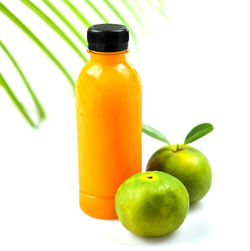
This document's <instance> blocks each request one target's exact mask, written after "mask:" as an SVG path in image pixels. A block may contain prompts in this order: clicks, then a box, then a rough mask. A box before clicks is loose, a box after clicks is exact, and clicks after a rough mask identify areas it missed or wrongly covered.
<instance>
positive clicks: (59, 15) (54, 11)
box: [42, 0, 87, 46]
mask: <svg viewBox="0 0 250 251" xmlns="http://www.w3.org/2000/svg"><path fill="white" fill-rule="evenodd" d="M42 1H43V2H44V3H45V4H46V5H47V7H48V8H49V9H50V10H51V11H52V12H53V13H54V14H55V15H56V16H57V17H58V18H59V19H60V20H61V21H62V22H63V23H64V24H65V25H66V26H67V27H68V28H69V29H70V30H71V31H72V32H73V33H74V34H75V36H76V37H77V38H78V39H79V40H80V41H81V42H82V43H83V44H84V45H85V46H87V41H86V39H85V38H84V37H83V36H82V35H81V33H80V32H79V31H78V30H77V29H76V28H75V26H74V25H73V24H72V23H71V22H70V21H69V20H68V19H67V18H66V17H65V16H64V14H63V13H62V12H61V11H60V10H59V9H58V8H56V6H55V5H53V4H52V3H51V2H50V1H49V0H42Z"/></svg>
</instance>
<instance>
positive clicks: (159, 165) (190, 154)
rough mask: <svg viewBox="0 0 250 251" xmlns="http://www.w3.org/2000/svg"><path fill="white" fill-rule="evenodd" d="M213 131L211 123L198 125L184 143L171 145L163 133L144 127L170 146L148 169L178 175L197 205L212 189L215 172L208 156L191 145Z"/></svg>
mask: <svg viewBox="0 0 250 251" xmlns="http://www.w3.org/2000/svg"><path fill="white" fill-rule="evenodd" d="M212 130H213V126H212V125H211V124H210V123H203V124H200V125H197V126H196V127H194V128H193V129H192V130H191V131H190V132H189V133H188V134H187V136H186V138H185V140H184V144H176V145H171V144H170V143H169V141H168V140H167V138H166V137H165V136H164V135H163V134H162V133H161V132H159V131H157V130H156V129H154V128H152V127H149V126H147V125H143V132H144V133H145V134H147V135H149V136H151V137H153V138H155V139H157V140H160V141H163V142H166V143H167V144H168V145H166V146H164V147H162V148H160V149H159V150H157V151H156V152H155V153H154V154H153V155H152V156H151V158H150V159H149V161H148V164H147V168H146V170H147V171H162V172H166V173H169V174H171V175H173V176H175V177H176V178H177V179H179V180H180V181H181V182H182V183H183V184H184V185H185V187H186V189H187V191H188V193H189V199H190V203H195V202H198V201H199V200H201V199H202V198H203V197H204V196H205V195H206V194H207V192H208V191H209V189H210V187H211V183H212V171H211V167H210V163H209V161H208V159H207V158H206V156H205V155H204V154H203V153H201V152H200V151H198V150H197V149H195V148H194V147H192V146H190V145H188V144H189V143H192V142H194V141H195V140H197V139H199V138H201V137H203V136H205V135H206V134H208V133H209V132H211V131H212Z"/></svg>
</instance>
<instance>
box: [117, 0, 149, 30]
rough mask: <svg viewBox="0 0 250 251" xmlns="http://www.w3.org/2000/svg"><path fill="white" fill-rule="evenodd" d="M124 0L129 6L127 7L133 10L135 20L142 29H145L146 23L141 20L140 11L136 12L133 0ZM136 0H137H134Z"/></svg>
mask: <svg viewBox="0 0 250 251" xmlns="http://www.w3.org/2000/svg"><path fill="white" fill-rule="evenodd" d="M122 2H123V3H124V5H125V6H126V7H127V9H128V10H129V11H130V12H131V14H132V15H133V16H134V18H135V20H136V21H137V23H138V24H139V25H140V27H141V28H142V29H144V27H145V26H144V23H143V21H142V20H141V18H140V16H139V15H138V13H137V12H136V10H135V9H134V7H133V6H132V4H131V2H132V1H128V0H122ZM134 2H136V1H134Z"/></svg>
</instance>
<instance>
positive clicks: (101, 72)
mask: <svg viewBox="0 0 250 251" xmlns="http://www.w3.org/2000/svg"><path fill="white" fill-rule="evenodd" d="M86 78H87V79H88V80H92V79H93V80H98V79H99V80H107V79H116V80H119V79H120V80H123V81H126V80H128V81H131V80H132V79H133V82H134V81H136V82H139V83H140V82H141V80H140V77H139V74H138V73H137V71H136V69H135V68H134V67H133V66H132V64H131V63H130V62H128V61H123V62H119V63H116V64H101V63H98V62H95V61H91V60H90V61H88V62H87V63H86V64H85V66H84V67H83V68H82V70H81V72H80V75H79V78H78V80H84V79H86Z"/></svg>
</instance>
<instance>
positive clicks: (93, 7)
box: [85, 0, 109, 23]
mask: <svg viewBox="0 0 250 251" xmlns="http://www.w3.org/2000/svg"><path fill="white" fill-rule="evenodd" d="M85 2H86V3H87V4H88V6H89V7H90V8H91V9H92V10H93V11H94V12H95V13H96V14H97V15H98V16H99V17H100V18H101V20H102V21H103V22H104V23H109V20H108V19H107V18H106V17H105V16H104V15H103V14H102V12H101V11H100V10H99V9H98V8H97V7H96V6H95V5H94V4H93V3H92V2H91V1H90V0H85Z"/></svg>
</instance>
